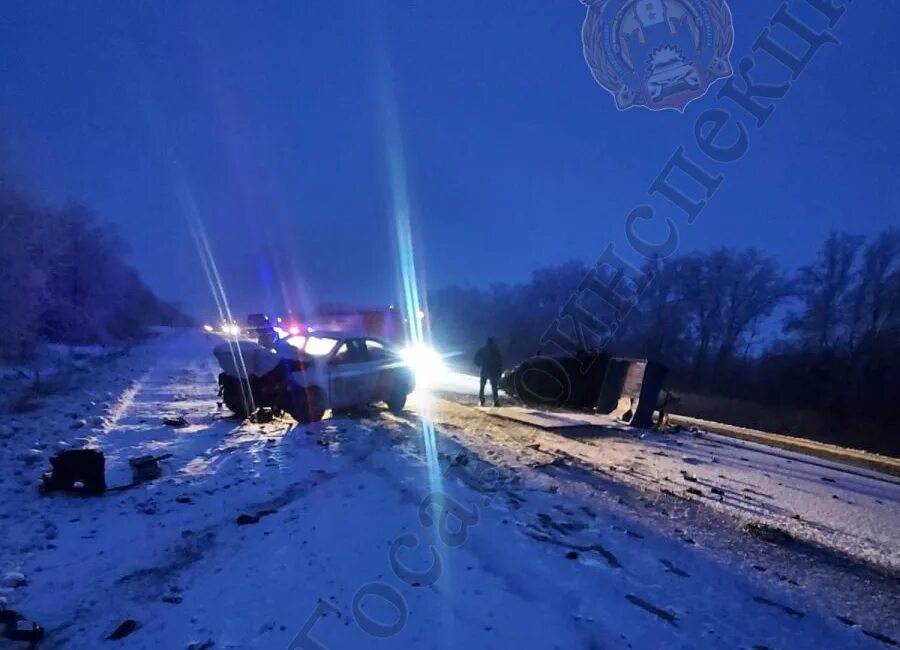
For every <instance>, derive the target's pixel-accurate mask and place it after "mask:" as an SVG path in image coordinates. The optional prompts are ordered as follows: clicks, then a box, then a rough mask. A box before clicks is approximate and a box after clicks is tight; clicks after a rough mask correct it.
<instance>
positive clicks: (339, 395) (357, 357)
mask: <svg viewBox="0 0 900 650" xmlns="http://www.w3.org/2000/svg"><path fill="white" fill-rule="evenodd" d="M368 361H369V359H368V353H367V351H366V346H365V343H364V341H363V340H362V339H346V340H344V341H343V342H342V343H341V344H340V345H339V346H338V347H337V349H336V350H335V352H334V354H333V355H332V357H331V359H330V360H329V362H328V370H329V372H328V375H329V379H328V383H329V387H328V392H329V400H330V402H331V407H332V408H348V407H350V406H355V405H357V404H365V403H366V402H367V401H368V395H369V386H368V378H367V375H368V374H371V371H370V370H369V368H368V366H369V365H370V364H369V363H368Z"/></svg>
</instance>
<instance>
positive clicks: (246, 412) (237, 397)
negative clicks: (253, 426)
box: [219, 373, 250, 420]
mask: <svg viewBox="0 0 900 650" xmlns="http://www.w3.org/2000/svg"><path fill="white" fill-rule="evenodd" d="M219 385H220V386H221V387H222V401H223V402H225V406H227V407H228V410H229V411H231V412H232V413H234V414H235V415H236V416H238V417H239V418H241V419H242V420H246V419H247V418H248V417H250V409H249V408H248V406H247V399H246V396H245V395H244V387H243V386H242V385H241V380H240V379H236V378H234V377H232V376H231V375H226V374H225V373H222V374H221V375H219Z"/></svg>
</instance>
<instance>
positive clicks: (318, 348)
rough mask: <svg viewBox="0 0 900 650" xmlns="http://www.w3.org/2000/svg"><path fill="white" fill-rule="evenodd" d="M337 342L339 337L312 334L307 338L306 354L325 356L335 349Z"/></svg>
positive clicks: (304, 349)
mask: <svg viewBox="0 0 900 650" xmlns="http://www.w3.org/2000/svg"><path fill="white" fill-rule="evenodd" d="M297 338H303V337H297ZM289 342H290V341H289ZM337 344H338V340H337V339H333V338H330V337H327V336H310V337H309V338H308V339H307V340H306V346H305V347H304V348H303V351H304V352H306V354H311V355H312V356H314V357H324V356H325V355H326V354H328V353H329V352H331V351H332V350H334V346H336V345H337Z"/></svg>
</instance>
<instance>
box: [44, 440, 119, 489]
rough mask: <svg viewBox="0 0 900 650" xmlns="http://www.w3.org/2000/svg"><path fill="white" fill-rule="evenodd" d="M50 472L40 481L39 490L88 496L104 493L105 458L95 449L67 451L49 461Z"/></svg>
mask: <svg viewBox="0 0 900 650" xmlns="http://www.w3.org/2000/svg"><path fill="white" fill-rule="evenodd" d="M50 466H51V468H52V471H51V472H50V473H47V474H44V475H43V477H42V479H41V490H42V491H44V492H53V491H57V490H66V491H70V492H79V493H82V494H87V495H90V496H100V495H101V494H103V493H104V492H105V491H106V476H105V472H106V458H105V457H104V455H103V452H102V451H99V450H97V449H67V450H65V451H61V452H59V453H57V454H56V455H54V456H53V457H52V458H51V459H50Z"/></svg>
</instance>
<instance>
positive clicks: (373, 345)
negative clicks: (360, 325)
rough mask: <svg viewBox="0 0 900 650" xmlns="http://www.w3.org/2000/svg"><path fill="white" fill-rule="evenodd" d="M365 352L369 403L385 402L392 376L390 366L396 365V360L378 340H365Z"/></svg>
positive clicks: (389, 393) (390, 386) (389, 392)
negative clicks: (367, 359) (367, 360)
mask: <svg viewBox="0 0 900 650" xmlns="http://www.w3.org/2000/svg"><path fill="white" fill-rule="evenodd" d="M366 351H367V352H368V354H369V362H368V372H367V373H366V389H367V390H368V391H369V395H370V401H371V402H378V401H381V400H386V399H388V397H390V395H391V389H392V387H393V374H394V370H393V369H392V366H394V365H395V364H396V360H395V359H394V358H393V357H392V355H391V353H390V352H389V350H388V348H387V346H386V345H385V344H384V342H383V341H379V340H378V339H366Z"/></svg>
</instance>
